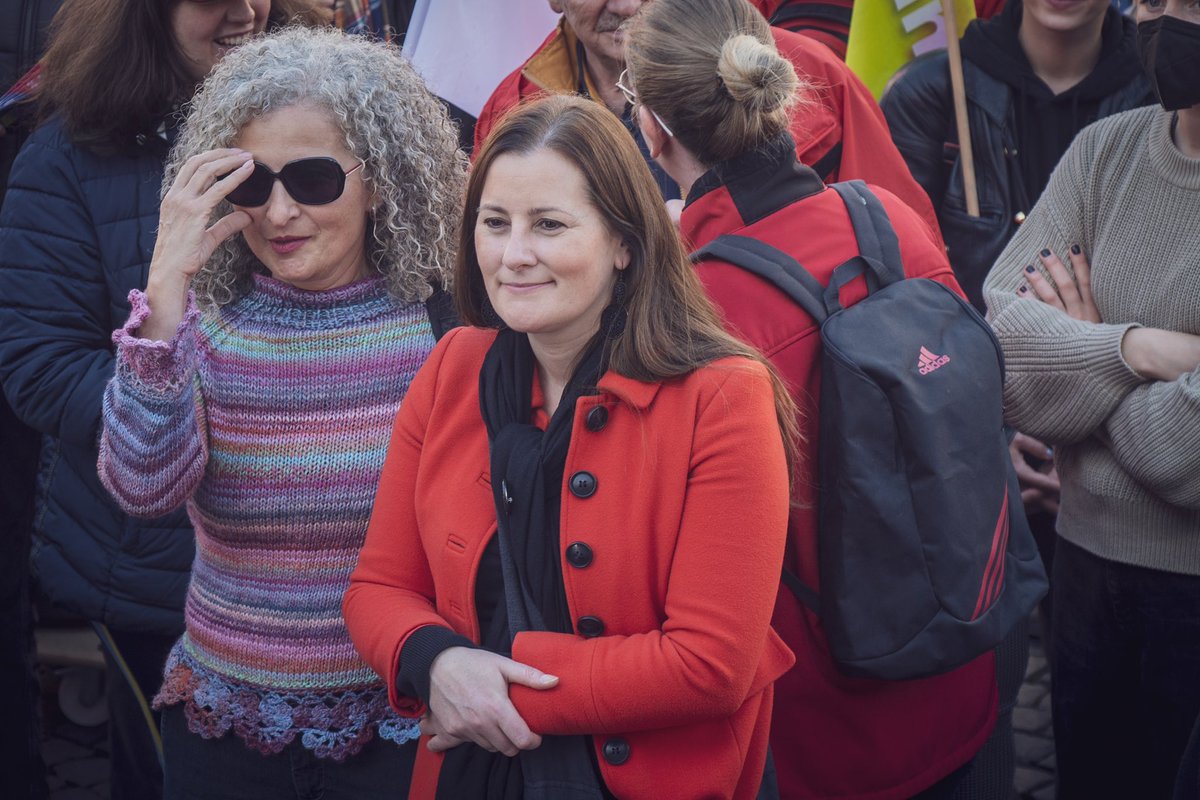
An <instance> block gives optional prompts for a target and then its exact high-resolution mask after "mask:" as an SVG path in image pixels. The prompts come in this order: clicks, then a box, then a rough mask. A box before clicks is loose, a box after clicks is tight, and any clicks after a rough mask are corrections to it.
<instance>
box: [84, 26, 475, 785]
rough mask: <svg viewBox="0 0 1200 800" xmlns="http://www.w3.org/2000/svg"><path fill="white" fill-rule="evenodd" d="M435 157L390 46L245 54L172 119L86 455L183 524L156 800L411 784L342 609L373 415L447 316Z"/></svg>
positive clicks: (446, 231) (293, 34)
mask: <svg viewBox="0 0 1200 800" xmlns="http://www.w3.org/2000/svg"><path fill="white" fill-rule="evenodd" d="M456 142H457V137H456V133H455V131H454V128H453V126H452V125H451V124H450V123H449V122H448V120H447V118H446V115H445V112H444V111H443V110H442V107H441V106H440V104H439V103H438V102H437V101H436V100H435V99H434V98H433V97H432V96H431V95H430V94H429V93H428V92H427V91H426V89H425V87H424V86H423V85H422V83H421V80H420V78H418V77H417V75H416V73H415V72H414V71H413V69H412V67H411V66H410V65H409V64H408V63H407V62H406V61H404V60H403V59H402V58H401V57H400V56H399V54H398V51H396V50H395V49H394V48H392V47H390V46H386V45H382V44H379V43H375V42H370V41H367V40H366V39H364V38H362V37H353V36H346V35H343V34H341V33H339V32H337V31H332V30H325V31H316V30H302V29H289V30H285V31H282V32H280V33H279V34H277V35H274V36H270V37H266V38H260V39H256V40H252V41H251V42H250V43H248V44H244V45H242V46H241V47H240V48H238V50H237V51H236V52H234V53H232V54H230V55H229V56H228V57H227V58H225V59H224V60H223V61H222V62H221V64H220V66H219V67H218V68H217V69H216V70H215V71H214V72H213V74H212V75H211V77H210V78H209V79H208V80H207V81H206V82H205V83H204V86H203V87H202V89H201V91H200V93H199V94H198V95H197V96H196V98H195V100H194V102H193V104H192V107H191V110H190V113H189V116H188V119H187V122H186V124H185V128H184V131H183V133H182V134H181V136H180V138H179V140H178V142H177V144H176V147H175V150H174V152H173V154H172V157H171V160H170V162H169V163H168V166H167V171H166V178H165V180H164V191H165V194H164V196H163V200H162V208H161V226H160V230H159V235H158V240H157V243H156V245H155V249H154V255H153V258H152V261H151V264H150V275H149V280H148V282H147V286H146V290H145V292H138V291H135V292H133V293H131V296H130V301H131V305H132V309H133V311H132V313H131V315H130V318H129V320H128V322H126V324H125V325H124V327H122V328H121V329H119V330H118V331H117V332H116V333H115V334H114V336H113V338H114V341H115V342H116V344H117V373H116V377H115V378H114V379H113V380H112V382H111V383H110V384H109V387H108V390H107V392H106V394H105V402H104V433H103V438H102V440H101V455H100V472H101V477H102V480H103V481H104V483H105V486H107V487H108V489H109V491H110V492H111V493H112V494H113V496H114V497H115V498H116V499H117V501H118V503H120V504H121V506H122V507H123V508H125V509H126V510H127V511H128V512H129V513H131V514H138V515H150V514H161V513H163V512H165V511H167V510H169V509H172V508H176V507H178V506H180V505H183V504H186V506H187V510H188V513H189V515H190V517H191V519H192V522H193V525H194V526H195V529H196V561H195V564H194V567H193V572H192V580H191V586H190V589H189V594H188V600H187V609H186V618H187V630H186V633H185V634H184V636H183V637H182V638H181V639H180V641H179V642H178V644H176V646H175V648H174V650H173V651H172V653H171V656H170V659H169V660H168V662H167V665H166V670H165V676H164V678H165V682H164V684H163V687H162V690H161V691H160V693H159V694H158V696H157V698H156V699H155V702H156V705H157V706H158V707H159V708H163V709H164V713H163V746H164V752H165V759H166V796H167V798H190V797H204V798H227V797H235V796H236V797H255V798H276V797H289V798H290V797H302V796H304V797H306V796H309V795H308V791H309V790H310V789H311V790H313V791H316V790H317V789H318V788H319V787H323V788H324V795H323V796H324V797H326V798H331V797H349V796H351V795H354V796H357V795H366V796H371V795H373V794H376V793H382V792H384V791H388V792H394V791H396V790H398V789H399V790H402V789H403V787H405V786H407V782H408V777H409V774H410V772H411V764H412V758H413V752H412V751H413V748H414V747H415V745H414V744H409V745H407V746H404V747H397V746H396V745H404V744H405V743H406V742H408V741H409V740H411V739H414V738H415V737H416V736H417V734H418V731H417V728H416V725H415V720H406V719H401V718H400V717H398V716H396V714H395V712H394V711H392V710H391V709H390V708H389V707H388V704H387V690H386V688H385V687H384V686H383V684H382V683H381V682H380V680H379V678H378V676H376V675H375V673H374V672H372V671H371V669H370V668H369V667H368V666H367V665H366V664H364V663H363V661H362V660H361V659H360V657H359V656H358V654H357V652H356V651H355V649H354V647H353V645H352V644H351V642H350V639H349V637H348V636H347V634H346V629H345V624H344V623H343V621H342V617H341V613H340V603H341V597H342V593H343V592H344V591H345V589H346V586H347V584H348V579H349V574H350V571H351V570H352V569H353V567H354V564H355V561H356V559H357V555H358V550H359V548H360V546H361V545H362V542H363V538H364V536H365V534H366V528H367V521H368V518H369V516H370V512H371V505H372V502H373V500H374V495H375V489H376V484H377V483H378V480H379V472H380V469H381V466H382V464H383V458H384V453H385V451H386V449H387V446H388V441H389V435H390V431H391V423H392V417H393V416H394V415H395V412H396V409H397V408H398V407H399V404H400V400H401V398H403V396H404V393H405V391H406V390H407V388H408V385H409V382H410V380H411V378H412V376H413V375H414V373H415V372H416V370H417V368H418V367H419V366H420V365H421V364H422V362H423V361H424V360H425V357H426V356H427V355H428V353H429V352H430V350H431V349H432V348H433V345H434V341H435V338H436V337H437V336H438V335H440V333H442V332H443V331H444V330H445V329H446V328H447V327H449V325H452V324H453V322H452V315H448V314H447V313H446V311H447V310H448V308H449V307H448V305H447V304H446V303H444V302H442V301H443V300H444V299H446V294H445V292H444V291H442V286H443V284H444V283H445V282H446V281H445V279H446V277H447V276H448V275H449V270H450V268H451V266H452V262H453V250H454V242H455V240H456V237H457V229H458V224H459V217H460V210H459V208H458V206H459V198H460V196H461V189H462V182H463V176H464V169H465V161H464V159H463V157H462V156H461V154H460V153H459V152H458V151H457V149H456ZM230 733H233V734H236V736H230V735H228V734H230ZM239 739H240V740H241V741H238V740H239ZM381 740H390V741H391V742H394V743H395V744H389V743H387V742H384V741H381Z"/></svg>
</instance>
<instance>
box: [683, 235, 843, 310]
mask: <svg viewBox="0 0 1200 800" xmlns="http://www.w3.org/2000/svg"><path fill="white" fill-rule="evenodd" d="M706 258H716V259H719V260H721V261H726V262H728V263H730V264H733V265H734V266H736V267H741V268H742V269H744V270H746V271H747V272H751V273H753V274H755V275H757V276H758V277H760V278H762V279H763V280H766V281H769V282H770V283H771V284H772V285H774V286H775V287H776V288H778V289H779V290H780V291H781V292H783V293H784V294H786V295H787V296H788V297H790V298H791V299H792V301H793V302H794V303H795V304H796V305H798V306H800V307H801V308H803V309H804V310H805V311H806V312H807V313H808V315H809V316H810V317H812V318H813V319H814V320H815V321H816V322H817V324H818V325H819V324H820V323H822V322H824V321H825V317H827V316H828V312H827V311H826V309H825V301H824V300H823V299H822V298H823V297H824V293H825V289H824V287H823V286H821V284H820V282H819V281H817V279H816V278H814V277H813V276H812V273H810V272H809V271H808V270H806V269H805V268H804V266H803V265H802V264H801V263H800V262H799V261H797V260H796V259H794V258H792V257H791V256H790V255H788V254H787V253H785V252H783V251H782V250H780V249H779V248H777V247H772V246H771V245H769V244H767V243H766V242H762V241H759V240H758V239H752V238H750V237H749V236H737V235H735V234H726V235H724V236H718V237H717V238H716V239H713V240H712V241H711V242H709V243H708V244H706V245H704V247H701V248H700V249H699V250H697V251H696V252H694V253H692V261H693V262H698V261H703V260H704V259H706Z"/></svg>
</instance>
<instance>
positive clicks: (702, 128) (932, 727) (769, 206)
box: [624, 0, 997, 800]
mask: <svg viewBox="0 0 1200 800" xmlns="http://www.w3.org/2000/svg"><path fill="white" fill-rule="evenodd" d="M625 41H626V64H627V65H628V72H627V74H626V76H625V77H626V80H625V82H624V83H625V85H626V86H627V88H631V89H632V90H633V91H636V95H634V97H635V99H636V100H637V102H638V104H640V105H639V109H638V119H639V121H640V123H641V126H642V132H643V134H644V135H645V138H646V142H647V144H648V145H649V147H650V152H651V155H653V156H654V157H655V158H656V159H657V160H658V162H659V163H660V164H661V165H662V167H663V169H665V170H666V171H667V173H668V174H670V175H671V177H673V178H675V179H676V180H677V181H678V182H679V184H680V186H681V187H684V188H685V190H686V191H685V196H686V197H687V203H686V205H685V206H684V209H683V212H682V215H681V219H680V230H681V232H682V233H683V235H684V237H685V238H686V239H687V240H688V242H689V244H690V245H691V246H692V247H693V248H699V247H703V246H704V245H706V244H708V243H709V242H710V241H712V240H713V239H715V238H716V237H718V236H720V235H722V234H739V235H741V236H747V237H750V238H753V239H758V240H760V241H763V242H766V243H767V244H769V245H772V246H774V247H776V248H778V249H780V250H783V251H785V252H786V253H788V254H790V255H791V256H793V257H794V258H795V259H796V260H797V261H799V262H800V263H801V264H803V265H804V266H805V267H806V268H807V269H808V270H809V272H811V273H812V274H813V275H814V276H815V277H816V278H817V279H818V280H819V281H820V282H821V284H822V285H827V284H828V283H829V280H830V277H831V275H832V273H833V270H834V269H835V268H836V267H837V266H839V265H840V264H842V263H844V262H845V261H847V260H848V259H850V258H851V257H852V256H855V255H857V254H858V248H857V245H856V243H855V236H854V229H853V226H852V225H851V223H850V219H849V216H848V215H847V212H846V208H845V205H844V203H843V202H842V200H841V197H840V196H839V195H838V194H837V192H836V191H834V190H832V189H828V188H827V187H826V186H825V185H824V184H823V183H822V181H821V179H820V177H819V176H818V175H817V174H816V173H815V172H813V171H812V170H811V169H809V168H808V167H806V166H804V165H803V164H801V163H799V162H798V161H797V160H796V156H795V146H794V144H793V143H792V140H791V137H790V136H789V134H788V121H789V119H794V118H795V114H796V112H795V109H794V108H793V105H794V104H795V103H797V102H800V103H804V102H806V100H805V99H804V95H803V94H801V95H800V99H799V100H797V96H798V92H800V93H802V92H804V91H805V90H806V89H807V87H805V86H803V85H801V84H800V83H799V81H798V79H797V76H796V74H795V72H794V70H793V68H792V66H791V64H789V63H788V60H787V59H786V58H783V57H781V54H780V53H779V52H778V50H777V49H776V44H775V42H774V41H773V39H772V36H771V31H770V29H769V28H768V27H767V25H766V24H765V23H764V22H763V21H762V19H761V17H760V16H759V15H758V14H756V13H755V12H754V11H753V9H751V8H750V6H749V5H748V4H747V3H745V2H744V0H654V2H653V3H650V4H648V5H647V6H646V8H645V9H643V10H642V12H641V13H640V14H639V15H638V16H637V17H636V18H635V19H634V20H633V21H632V22H631V24H630V27H629V29H628V30H627V33H626V39H625ZM809 102H811V101H809ZM872 188H873V191H874V192H875V194H876V195H877V196H878V197H879V199H880V201H881V202H882V204H883V206H884V208H885V209H886V211H887V214H888V217H889V219H890V221H891V224H892V227H893V228H894V229H895V231H896V236H897V238H898V240H899V245H900V254H901V258H902V260H903V263H904V268H905V273H906V274H907V275H908V276H910V277H913V276H921V277H926V278H932V279H933V280H937V281H941V282H942V283H945V284H947V285H949V286H952V287H954V288H955V289H956V290H957V288H958V286H957V284H956V283H955V281H954V277H953V273H952V272H951V269H950V264H949V263H948V262H947V260H946V255H945V252H944V250H943V249H942V247H941V243H940V242H939V241H938V240H937V239H936V238H935V237H934V236H933V235H932V234H931V232H930V231H929V229H928V227H927V226H926V225H924V224H923V223H922V221H921V219H920V217H918V216H917V214H916V213H915V212H914V211H912V210H911V209H910V208H908V207H907V206H906V205H905V204H904V203H902V202H901V201H900V200H899V199H897V197H896V196H895V195H894V194H892V193H890V192H888V191H886V190H885V189H882V188H879V187H872ZM697 272H698V274H699V275H700V279H701V280H702V281H703V282H704V285H705V288H706V289H707V290H708V292H709V295H710V296H711V297H712V298H713V300H714V301H715V302H716V304H717V305H718V307H719V308H720V310H721V314H722V317H723V318H724V319H725V321H726V323H727V324H728V325H729V327H730V329H731V330H733V331H734V332H736V333H737V334H738V335H740V336H741V337H743V338H744V339H745V340H746V341H748V342H750V343H751V344H753V345H755V346H756V347H758V348H759V349H760V350H761V351H762V352H763V353H765V354H766V355H767V357H768V358H770V360H771V361H772V363H773V364H774V365H775V366H776V368H777V369H778V370H779V372H780V374H781V375H782V376H783V377H784V379H785V380H786V381H787V382H788V384H789V385H790V386H791V387H792V388H793V392H794V396H795V397H796V399H797V402H798V404H799V405H800V411H801V426H802V429H803V433H804V435H803V437H802V441H803V445H802V456H801V460H800V463H801V465H802V466H803V465H806V464H815V463H816V460H817V446H818V443H817V435H818V429H819V421H820V409H819V408H818V406H817V402H816V399H817V398H818V397H820V387H819V385H818V381H819V376H820V359H821V352H822V350H821V336H820V331H819V330H818V328H817V324H816V322H815V321H814V320H813V319H812V318H811V317H809V316H808V315H807V314H806V313H805V312H804V311H802V310H801V309H800V308H799V307H798V306H797V305H796V304H795V303H794V302H793V301H792V300H791V299H790V298H789V297H788V296H787V295H785V294H784V293H783V292H780V291H779V290H777V289H775V288H774V287H773V286H772V285H771V284H769V283H767V282H765V281H763V280H762V279H760V278H758V277H756V276H755V275H752V274H751V273H749V272H747V271H745V270H743V269H740V268H738V267H735V266H733V265H731V264H727V263H725V262H722V261H719V260H711V261H704V262H703V263H701V264H700V265H698V267H697ZM865 293H866V289H865V282H864V280H863V279H862V278H858V279H855V280H853V281H851V282H850V283H849V284H847V285H846V286H845V287H844V288H843V289H842V292H841V301H842V304H843V305H844V306H848V305H850V304H851V303H854V302H857V301H858V300H860V299H861V298H862V297H863V296H864V295H865ZM818 479H825V480H832V479H833V476H818V475H814V474H812V472H811V471H810V472H803V471H802V472H801V473H800V478H799V479H798V480H797V481H796V486H795V497H794V499H795V500H796V503H795V504H794V505H793V507H792V515H791V519H790V522H789V525H790V538H791V541H790V548H789V552H788V557H787V560H786V563H787V566H788V568H789V569H791V570H792V571H793V572H795V573H796V574H798V575H799V576H800V577H801V578H802V579H803V580H804V582H805V583H807V584H808V585H809V586H813V587H816V586H819V584H820V576H819V575H818V574H817V561H818V559H817V510H816V500H817V497H816V495H817V485H818ZM773 624H774V626H775V628H776V630H778V631H779V634H780V636H781V637H783V639H784V641H785V642H786V643H787V645H788V647H790V648H791V649H792V650H793V651H794V652H795V654H796V659H797V662H796V665H795V667H794V668H793V669H792V670H791V671H789V672H788V673H787V674H786V675H785V676H783V677H782V678H781V679H780V681H779V682H778V684H777V685H776V690H775V712H774V717H773V721H772V730H771V749H772V754H773V756H774V761H775V765H776V768H777V771H778V774H779V788H780V795H781V796H782V797H784V798H787V799H788V800H800V799H801V798H803V799H804V800H808V799H809V798H844V799H848V798H857V799H858V800H868V799H869V800H891V799H892V798H908V797H912V796H913V795H916V794H918V793H920V792H924V791H926V790H930V789H931V787H936V788H935V789H933V791H935V792H945V791H948V789H949V788H950V784H953V783H954V782H955V781H956V779H957V777H958V775H957V774H956V773H957V771H958V770H960V769H961V768H962V767H963V765H964V764H966V763H967V762H968V761H970V760H971V759H972V757H973V756H975V754H976V752H977V751H978V750H979V749H980V747H981V746H982V744H983V743H984V741H985V740H986V739H987V738H988V735H989V733H990V732H991V730H992V726H993V723H994V721H995V717H996V706H997V695H996V683H995V669H994V664H993V658H992V656H991V654H990V653H989V654H987V655H985V656H983V657H981V658H978V659H976V660H974V661H972V662H970V663H968V664H967V665H965V666H963V667H960V668H958V669H956V670H953V671H952V672H949V673H946V674H942V675H937V676H934V677H931V678H923V679H920V680H908V681H881V680H868V679H863V678H849V677H846V676H844V675H842V674H841V673H840V672H839V671H838V669H837V667H836V666H835V664H834V662H833V659H832V657H831V656H830V653H829V647H828V643H827V641H826V639H825V634H824V631H823V630H822V627H821V621H820V620H819V619H818V618H817V617H816V616H815V615H814V614H813V613H812V612H811V611H809V610H808V608H807V607H805V606H802V605H801V604H800V603H799V602H798V601H797V599H796V597H795V596H794V595H792V594H791V592H790V591H788V590H787V589H786V588H785V589H783V590H782V592H780V595H779V599H778V604H777V606H776V610H775V616H774V619H773ZM936 796H938V797H941V796H942V795H941V794H937V795H936Z"/></svg>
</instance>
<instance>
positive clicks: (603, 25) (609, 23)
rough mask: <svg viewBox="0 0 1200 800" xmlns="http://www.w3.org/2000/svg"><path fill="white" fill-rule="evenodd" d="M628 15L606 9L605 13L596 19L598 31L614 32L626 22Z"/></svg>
mask: <svg viewBox="0 0 1200 800" xmlns="http://www.w3.org/2000/svg"><path fill="white" fill-rule="evenodd" d="M626 19H628V18H627V17H622V16H618V15H616V14H613V13H612V12H610V11H605V12H604V14H603V15H602V16H601V17H600V19H599V20H597V21H596V31H597V32H598V33H612V32H613V31H615V30H616V29H617V28H619V27H621V26H622V25H624V24H625V20H626Z"/></svg>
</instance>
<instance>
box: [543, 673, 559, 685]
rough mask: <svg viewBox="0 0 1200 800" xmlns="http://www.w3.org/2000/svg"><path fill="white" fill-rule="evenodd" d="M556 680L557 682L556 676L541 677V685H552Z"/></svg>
mask: <svg viewBox="0 0 1200 800" xmlns="http://www.w3.org/2000/svg"><path fill="white" fill-rule="evenodd" d="M557 680H558V676H557V675H543V676H542V683H554V682H555V681H557Z"/></svg>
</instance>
